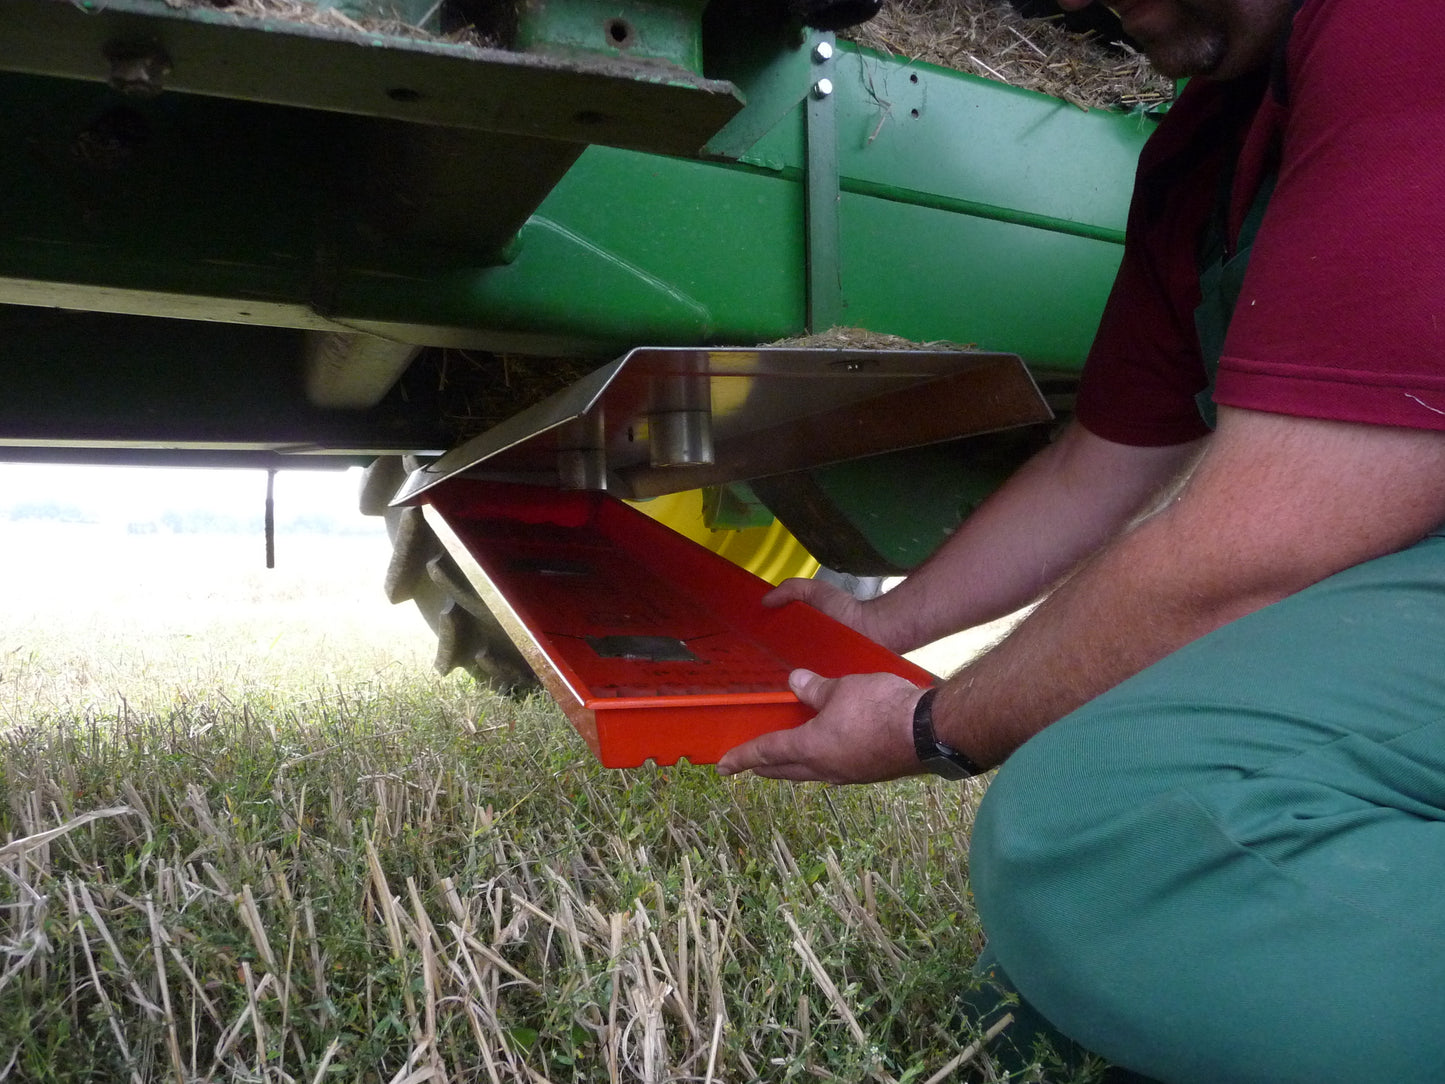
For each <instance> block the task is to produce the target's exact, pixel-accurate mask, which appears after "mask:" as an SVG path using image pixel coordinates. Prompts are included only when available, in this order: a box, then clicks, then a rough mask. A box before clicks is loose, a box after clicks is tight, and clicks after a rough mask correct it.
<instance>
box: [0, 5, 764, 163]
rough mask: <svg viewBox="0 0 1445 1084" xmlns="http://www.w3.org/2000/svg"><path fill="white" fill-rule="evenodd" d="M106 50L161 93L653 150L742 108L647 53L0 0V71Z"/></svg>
mask: <svg viewBox="0 0 1445 1084" xmlns="http://www.w3.org/2000/svg"><path fill="white" fill-rule="evenodd" d="M117 48H124V49H128V50H129V49H136V48H141V49H145V50H155V51H157V53H158V55H159V56H161V57H162V58H163V64H162V68H163V70H164V75H163V76H161V77H160V78H159V80H158V84H159V87H163V88H164V90H166V91H171V92H179V93H183V94H202V95H208V96H215V97H220V98H230V99H238V100H243V101H252V102H266V103H270V104H275V105H289V106H296V107H300V108H304V109H314V110H324V111H328V112H338V113H347V114H352V115H357V116H368V117H378V118H387V119H391V120H396V121H401V122H404V123H408V124H422V125H436V126H445V127H446V128H450V129H471V130H478V131H488V132H500V133H508V134H511V135H517V136H525V137H528V138H545V139H551V140H564V141H568V142H572V143H575V144H578V145H588V144H604V145H610V146H621V147H630V148H633V149H636V150H644V151H653V152H659V153H664V154H689V155H690V154H695V153H696V152H697V150H698V149H699V148H700V147H701V146H702V145H703V144H704V143H705V142H706V141H707V140H708V138H709V137H711V136H712V135H713V133H715V132H716V131H717V130H718V129H719V128H720V127H721V126H722V125H723V124H724V123H726V122H727V120H728V119H729V118H730V117H732V116H733V114H734V113H736V112H737V111H738V110H739V109H740V108H741V105H742V103H741V101H740V99H739V97H738V95H737V92H736V89H735V88H734V87H733V86H732V84H730V83H726V82H720V81H717V80H709V79H704V78H702V77H701V76H699V75H696V74H693V73H692V72H690V71H688V70H686V69H685V68H683V67H681V66H678V65H675V64H659V63H657V62H655V61H652V60H648V59H647V58H641V59H638V60H631V59H628V58H626V57H621V56H600V55H584V54H578V55H575V56H567V57H556V56H547V55H535V54H529V53H526V52H513V51H504V50H501V49H483V48H479V47H477V46H473V45H468V44H463V43H460V42H444V41H427V40H420V39H416V38H408V37H402V36H397V35H388V34H382V33H377V32H366V33H362V34H357V33H354V32H350V31H346V30H337V29H334V28H331V27H327V26H314V25H310V24H307V23H304V22H298V21H294V20H284V19H254V18H248V17H245V16H241V15H235V14H230V13H228V12H226V11H225V10H224V9H220V8H213V7H210V6H209V5H205V4H197V5H194V6H189V5H183V6H181V7H171V6H170V5H169V4H168V3H167V0H81V2H79V3H76V2H72V0H4V2H3V3H0V71H12V72H19V73H25V74H31V75H51V76H59V77H63V78H68V79H79V80H86V81H92V82H99V83H105V82H109V81H110V80H111V79H112V78H113V74H114V73H113V68H112V64H111V62H110V60H109V59H108V56H109V55H110V54H111V53H113V52H114V51H115V50H116V49H117ZM159 87H158V89H159ZM494 165H495V160H494ZM499 172H504V171H499Z"/></svg>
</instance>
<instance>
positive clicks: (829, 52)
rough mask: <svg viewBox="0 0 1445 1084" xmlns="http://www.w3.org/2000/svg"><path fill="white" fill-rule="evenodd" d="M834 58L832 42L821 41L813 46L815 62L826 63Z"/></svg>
mask: <svg viewBox="0 0 1445 1084" xmlns="http://www.w3.org/2000/svg"><path fill="white" fill-rule="evenodd" d="M832 59H833V45H832V43H831V42H826V41H820V42H818V44H817V45H815V46H813V63H814V64H824V63H827V62H828V61H829V60H832Z"/></svg>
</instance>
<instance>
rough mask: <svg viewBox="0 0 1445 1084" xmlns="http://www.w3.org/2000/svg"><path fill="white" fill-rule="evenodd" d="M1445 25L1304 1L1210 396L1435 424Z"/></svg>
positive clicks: (1439, 394) (1364, 2)
mask: <svg viewBox="0 0 1445 1084" xmlns="http://www.w3.org/2000/svg"><path fill="white" fill-rule="evenodd" d="M1442 56H1445V19H1442V18H1441V12H1440V10H1439V6H1438V0H1391V2H1390V3H1389V4H1388V5H1386V4H1380V3H1379V2H1378V0H1311V2H1310V3H1307V4H1306V5H1305V6H1304V8H1303V9H1302V10H1301V12H1300V14H1299V15H1298V16H1297V19H1296V23H1295V28H1294V33H1293V35H1292V37H1291V40H1290V43H1289V52H1288V58H1287V66H1286V72H1287V80H1288V82H1287V86H1288V103H1287V110H1288V115H1287V120H1286V123H1285V128H1284V135H1283V142H1282V144H1281V151H1280V173H1279V183H1278V186H1277V188H1276V190H1275V194H1274V196H1273V198H1272V199H1271V201H1270V204H1269V207H1268V209H1267V210H1266V212H1265V216H1264V221H1263V223H1262V225H1261V227H1260V231H1259V235H1258V237H1257V238H1256V240H1255V244H1254V250H1253V254H1252V256H1251V259H1250V265H1249V269H1248V271H1247V273H1246V275H1245V279H1244V286H1243V289H1242V291H1241V294H1240V300H1239V303H1238V306H1237V307H1236V309H1235V313H1234V319H1233V321H1232V322H1231V324H1230V329H1229V334H1228V336H1227V338H1226V340H1225V346H1224V353H1223V357H1222V358H1221V361H1220V372H1219V378H1218V382H1217V385H1216V388H1215V400H1216V402H1218V403H1221V404H1224V405H1228V406H1235V407H1243V408H1247V409H1254V410H1265V411H1271V412H1275V413H1283V414H1295V415H1300V416H1306V417H1318V418H1329V419H1334V420H1341V421H1356V422H1365V423H1372V424H1383V425H1397V426H1407V427H1412V428H1421V429H1440V430H1445V192H1442V180H1445V81H1442V80H1441V79H1440V71H1441V69H1440V58H1441V57H1442Z"/></svg>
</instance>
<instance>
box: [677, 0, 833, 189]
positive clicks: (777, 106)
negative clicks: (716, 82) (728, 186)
mask: <svg viewBox="0 0 1445 1084" xmlns="http://www.w3.org/2000/svg"><path fill="white" fill-rule="evenodd" d="M710 56H711V59H712V62H713V64H714V65H715V67H716V70H718V71H722V72H725V73H726V76H727V78H728V79H730V80H732V81H733V82H735V83H737V85H739V86H741V87H745V88H746V93H747V108H745V109H743V110H742V111H741V112H740V113H738V115H737V116H735V117H733V119H732V120H730V121H728V123H727V124H726V125H725V126H724V127H723V129H722V130H721V131H720V132H718V133H717V134H716V135H714V136H713V137H712V138H711V139H709V140H708V142H707V145H706V146H705V147H704V148H703V153H704V154H705V155H709V156H712V157H717V158H727V159H734V160H738V159H744V158H745V157H746V155H747V154H748V152H749V151H750V150H751V148H752V147H753V146H754V144H756V143H757V142H758V141H759V140H761V139H762V138H763V137H764V136H766V135H767V134H768V133H769V132H771V131H772V130H773V129H774V128H775V127H777V125H778V124H779V123H780V122H782V121H783V119H784V118H785V117H787V116H788V115H789V114H791V113H793V112H794V111H796V110H797V108H798V103H800V102H801V101H803V99H804V98H806V97H807V96H808V92H809V89H810V88H811V87H812V85H813V79H814V68H815V66H816V61H815V60H814V59H813V55H812V40H811V38H810V37H809V36H808V35H804V34H799V33H798V32H797V31H796V30H795V29H794V28H792V27H790V26H786V25H783V24H781V23H778V24H774V25H771V26H769V25H764V26H761V27H750V28H749V32H748V33H737V32H736V31H734V32H732V33H729V34H726V35H719V36H717V38H716V40H714V42H713V43H712V48H711V50H710ZM755 164H764V163H755Z"/></svg>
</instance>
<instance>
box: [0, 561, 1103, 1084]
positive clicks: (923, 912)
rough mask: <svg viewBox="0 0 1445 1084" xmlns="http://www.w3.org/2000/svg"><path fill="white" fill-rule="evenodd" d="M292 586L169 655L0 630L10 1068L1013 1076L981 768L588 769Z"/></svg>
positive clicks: (1, 982)
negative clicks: (988, 922) (846, 774)
mask: <svg viewBox="0 0 1445 1084" xmlns="http://www.w3.org/2000/svg"><path fill="white" fill-rule="evenodd" d="M333 563H334V562H333ZM328 574H329V575H332V576H336V577H338V578H339V579H340V580H343V581H346V582H350V579H351V577H350V576H349V574H346V573H345V570H341V569H338V568H335V567H333V568H331V569H329V570H328ZM303 576H304V574H303ZM136 590H138V591H139V592H140V594H141V595H142V596H143V597H144V598H145V599H146V600H147V603H146V605H147V607H148V610H147V611H146V612H148V613H150V614H151V615H152V616H154V615H155V614H156V613H159V612H160V611H161V610H163V609H164V608H165V607H163V606H161V605H160V604H159V603H158V602H157V599H156V594H155V592H156V590H157V588H156V587H155V586H154V585H151V586H149V587H147V586H145V585H140V586H139V587H137V588H136ZM235 590H236V592H237V594H238V597H239V596H240V595H244V594H246V593H247V592H248V591H251V590H252V588H251V587H249V586H244V585H243V586H241V587H238V588H236V589H235ZM217 591H218V592H219V594H218V595H217V596H216V597H215V598H213V599H212V601H217V600H219V601H220V602H222V603H226V602H227V601H228V597H227V596H226V595H225V591H224V590H221V589H220V588H217ZM301 594H302V595H303V596H304V595H306V592H304V591H303V592H301ZM282 596H283V597H280V598H268V597H256V598H253V599H252V600H251V605H250V607H249V608H248V609H247V610H246V618H245V621H244V622H243V623H241V624H240V625H237V626H235V629H239V631H235V630H234V629H233V631H232V632H230V633H227V632H226V631H225V630H224V629H223V628H221V627H220V626H219V625H206V626H204V627H202V626H199V625H195V624H194V622H195V621H197V620H198V617H197V616H196V613H195V612H194V611H193V610H192V609H191V608H190V607H182V608H181V611H182V612H183V613H185V614H186V621H188V622H191V623H192V624H190V625H186V626H185V627H187V628H190V629H191V630H192V631H191V632H190V633H188V634H186V635H185V637H184V638H183V640H181V641H164V642H165V643H168V644H170V647H168V648H167V649H166V650H164V651H159V652H156V651H150V648H149V647H148V645H150V647H153V646H154V643H155V642H156V638H157V637H161V638H164V637H165V636H168V635H174V633H173V631H171V632H168V631H167V628H170V626H167V627H166V628H162V627H160V626H159V625H156V626H154V627H152V626H145V632H144V634H143V635H137V634H136V633H135V632H134V628H133V627H132V628H131V631H130V632H129V633H127V632H126V631H125V630H124V629H120V628H117V629H109V627H108V626H107V624H106V621H105V620H104V619H103V617H102V616H98V615H95V614H92V615H89V616H86V615H84V614H79V613H77V612H74V611H62V610H61V609H54V608H53V609H51V610H50V611H49V612H48V613H47V614H46V615H44V616H43V617H36V618H35V619H34V620H30V621H29V623H26V622H24V621H20V622H17V621H10V622H7V623H6V624H5V626H4V629H3V632H0V707H3V710H4V720H5V723H4V725H3V729H0V875H3V876H0V1079H5V1078H7V1077H9V1078H15V1079H22V1080H36V1081H48V1080H63V1081H145V1082H149V1081H168V1080H170V1081H201V1080H217V1081H219V1080H226V1081H243V1080H244V1081H301V1082H321V1081H332V1080H336V1081H366V1082H377V1084H401V1082H409V1084H411V1082H415V1084H419V1082H421V1081H424V1080H437V1081H441V1080H447V1081H458V1082H463V1081H481V1082H496V1084H501V1082H511V1081H518V1082H528V1084H535V1082H538V1081H552V1082H558V1084H560V1082H563V1081H683V1080H686V1081H709V1080H711V1081H748V1080H763V1081H787V1080H800V1081H802V1080H807V1081H811V1080H843V1081H860V1080H878V1081H887V1080H893V1081H899V1082H905V1081H906V1082H911V1084H925V1082H930V1081H932V1082H933V1084H938V1082H939V1081H942V1080H991V1079H1000V1075H999V1073H998V1071H997V1070H995V1069H994V1068H993V1067H992V1066H991V1065H990V1063H989V1061H988V1056H987V1051H986V1049H985V1050H984V1051H983V1052H978V1047H977V1045H975V1041H976V1040H977V1039H978V1038H979V1036H978V1034H977V1028H976V1025H975V1021H974V1020H973V1019H972V1018H971V1016H970V1015H969V1014H968V1013H966V1012H965V1011H963V1010H962V1008H961V1002H960V998H961V996H962V995H964V994H965V993H966V992H967V991H968V989H969V987H970V974H969V969H970V964H971V962H972V960H973V959H974V958H975V956H976V954H977V952H978V950H979V948H980V945H981V938H980V933H979V930H978V927H977V923H976V920H975V918H974V916H973V911H972V908H971V906H970V902H969V897H968V882H967V873H968V869H967V837H968V829H969V825H970V821H971V817H972V811H973V808H974V804H975V802H976V799H977V797H978V795H979V793H980V790H981V786H982V785H981V784H965V785H961V786H960V785H957V784H948V783H944V782H942V781H938V780H932V779H929V780H909V781H905V782H901V783H898V784H893V785H887V786H881V787H868V788H828V787H822V786H815V785H789V784H779V783H774V782H770V781H766V780H759V779H752V778H744V779H732V780H725V779H721V778H719V777H718V776H717V775H716V773H715V772H714V771H713V770H712V769H711V768H703V767H691V766H688V765H678V766H676V767H669V768H656V767H649V768H643V769H638V770H633V771H608V770H604V769H602V768H600V767H598V766H597V765H596V764H595V762H594V761H593V760H592V759H591V757H590V755H589V754H588V753H587V751H586V749H585V747H584V746H583V744H582V742H581V741H580V739H579V738H577V736H576V735H575V734H574V733H573V732H572V730H571V728H570V727H569V726H568V725H567V724H566V722H565V721H564V719H563V717H562V716H561V714H560V712H558V711H557V710H556V708H555V707H554V706H553V705H552V704H551V703H550V702H549V701H546V700H544V699H542V698H531V699H526V700H511V699H504V698H500V697H497V696H494V695H492V694H490V693H487V692H485V691H481V690H478V689H477V688H476V687H475V686H474V685H473V684H472V683H471V682H470V681H469V680H467V679H463V678H452V679H441V678H437V677H434V676H432V675H431V674H430V673H428V672H427V671H426V670H425V669H424V668H423V667H422V666H420V665H418V664H417V658H418V657H419V656H421V655H424V653H425V638H424V637H423V636H421V634H420V633H418V636H417V639H416V641H415V642H412V641H408V642H406V643H397V644H395V645H394V648H393V649H392V650H391V651H390V652H388V651H386V650H384V649H383V648H382V647H381V646H379V645H378V644H375V643H372V644H369V645H368V644H361V643H358V645H357V654H356V656H355V660H354V662H355V665H354V666H352V668H350V669H348V668H347V666H345V665H343V664H342V663H341V662H340V661H338V659H337V656H336V655H335V654H333V651H334V649H335V648H337V647H338V646H340V647H344V642H341V641H335V642H333V640H328V638H327V637H326V636H321V635H316V634H315V633H312V634H311V635H309V636H307V635H304V634H297V633H296V631H295V627H294V624H293V623H294V621H295V617H296V614H295V610H294V606H295V604H296V603H297V601H298V600H297V599H296V598H294V597H291V595H289V594H287V593H286V592H282ZM301 601H305V602H307V604H308V605H310V604H311V603H313V602H315V601H316V600H314V599H311V600H307V599H305V598H303V599H302V600H301ZM324 601H325V606H324V609H325V613H326V618H327V623H326V625H325V627H326V628H327V629H328V630H329V631H331V632H335V630H336V629H337V628H339V627H340V625H341V624H342V623H344V620H345V619H346V617H347V614H348V613H349V612H350V611H349V610H348V606H350V605H351V604H350V603H348V602H346V600H345V599H344V598H342V597H341V596H339V595H338V596H337V597H336V598H332V599H329V600H324ZM116 605H119V606H121V607H122V609H123V610H124V609H129V610H130V611H131V612H132V613H133V614H135V615H138V616H137V617H136V619H137V620H139V619H140V616H143V615H141V614H140V607H139V605H138V603H136V602H135V601H134V600H132V601H130V602H127V601H125V600H119V601H116V600H112V601H111V607H112V608H114V606H116ZM358 605H360V604H358ZM376 606H377V604H376V603H371V602H368V603H366V604H365V607H376ZM365 607H362V610H364V611H365V612H371V611H370V610H367V609H366V608H365ZM380 612H381V613H382V614H383V616H385V615H386V611H385V610H384V608H383V609H382V610H381V611H380ZM268 615H269V616H268ZM278 615H280V616H278ZM269 620H277V621H279V622H280V626H279V628H278V630H276V631H274V632H273V631H272V630H270V629H269V628H268V625H267V622H268V621H269ZM418 627H419V623H418ZM228 637H229V639H228ZM276 637H282V638H287V637H289V638H292V639H293V641H295V642H296V643H297V644H298V645H305V644H309V645H310V649H309V651H308V650H305V649H303V648H302V647H301V646H298V647H297V648H296V649H294V650H291V651H288V652H276V651H275V650H273V649H271V648H270V647H269V646H268V645H269V644H271V643H273V642H274V640H275V638H276ZM177 642H179V643H183V645H184V646H186V650H175V649H174V648H175V643H177ZM192 648H194V649H195V650H191V649H192ZM148 651H149V654H148V653H147V652H148ZM345 654H346V652H345V651H343V652H342V655H345ZM142 659H146V660H149V662H148V665H149V667H150V668H149V669H143V670H142V671H139V672H138V671H137V669H136V667H137V665H138V660H142ZM308 660H309V662H308ZM57 662H58V665H51V664H52V663H57ZM167 664H169V666H170V669H167ZM308 667H309V670H308ZM308 672H309V674H310V675H311V678H312V680H310V681H309V682H308V678H307V674H308ZM1045 1075H1046V1074H1044V1073H1042V1071H1040V1070H1037V1069H1035V1070H1033V1071H1030V1072H1028V1073H1026V1074H1025V1075H1024V1076H1022V1077H1020V1076H1018V1075H1015V1077H1014V1078H1013V1079H1042V1078H1043V1077H1044V1076H1045ZM1086 1075H1087V1074H1086Z"/></svg>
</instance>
